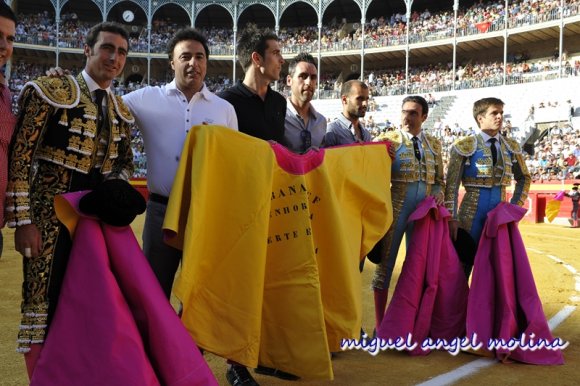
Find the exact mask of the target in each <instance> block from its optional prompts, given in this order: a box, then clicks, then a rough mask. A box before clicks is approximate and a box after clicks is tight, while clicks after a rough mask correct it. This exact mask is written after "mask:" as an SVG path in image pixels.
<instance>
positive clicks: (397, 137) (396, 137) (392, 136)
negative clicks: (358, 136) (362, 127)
mask: <svg viewBox="0 0 580 386" xmlns="http://www.w3.org/2000/svg"><path fill="white" fill-rule="evenodd" d="M385 140H387V141H390V142H392V143H393V145H394V146H395V150H398V149H399V148H400V147H401V142H402V136H401V133H400V131H399V130H395V131H385V132H384V133H382V134H380V135H379V136H377V137H376V138H375V141H385Z"/></svg>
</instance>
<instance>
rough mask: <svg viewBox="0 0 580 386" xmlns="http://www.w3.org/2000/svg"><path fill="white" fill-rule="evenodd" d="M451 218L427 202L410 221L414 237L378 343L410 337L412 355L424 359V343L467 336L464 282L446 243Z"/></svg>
mask: <svg viewBox="0 0 580 386" xmlns="http://www.w3.org/2000/svg"><path fill="white" fill-rule="evenodd" d="M449 218H450V215H449V212H448V211H447V209H445V208H444V207H443V206H437V204H436V203H435V199H434V198H433V197H427V198H426V199H425V200H423V201H422V202H421V204H419V206H418V207H417V209H416V210H415V211H414V212H413V214H411V216H410V217H409V221H415V224H414V226H413V236H412V239H411V243H410V245H409V249H408V250H407V256H406V258H405V262H404V264H403V270H402V272H401V275H400V277H399V281H398V282H397V286H396V287H395V292H394V294H393V299H392V300H391V303H390V304H389V308H388V309H387V312H386V314H385V317H384V319H383V321H382V323H381V325H380V326H379V329H378V331H377V336H378V337H379V338H382V339H393V340H394V339H397V338H399V337H403V338H404V339H406V337H407V335H408V334H412V336H413V341H414V342H417V347H416V348H415V349H414V350H412V351H411V352H410V353H411V354H412V355H425V354H428V353H429V350H422V349H421V344H422V343H423V341H424V340H425V339H426V338H432V339H445V340H447V341H449V340H451V339H454V338H461V337H463V335H464V333H465V312H466V307H467V292H468V287H467V280H466V279H465V274H464V273H463V269H462V268H461V264H460V263H459V258H458V257H457V253H456V252H455V249H454V248H453V244H452V243H451V239H450V238H449V228H448V225H447V223H448V221H449Z"/></svg>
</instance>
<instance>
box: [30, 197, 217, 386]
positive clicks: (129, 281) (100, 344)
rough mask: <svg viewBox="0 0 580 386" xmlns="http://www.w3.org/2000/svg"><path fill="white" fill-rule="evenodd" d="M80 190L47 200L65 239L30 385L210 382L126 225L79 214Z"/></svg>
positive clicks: (207, 371)
mask: <svg viewBox="0 0 580 386" xmlns="http://www.w3.org/2000/svg"><path fill="white" fill-rule="evenodd" d="M85 193H86V192H77V193H70V194H66V195H64V196H61V197H57V198H56V200H55V206H56V210H57V215H58V216H59V219H60V220H61V221H62V222H63V223H64V224H65V225H67V227H68V228H69V230H70V231H71V234H72V235H73V247H72V251H71V255H70V260H69V263H68V267H67V272H66V275H65V278H64V282H63V287H62V290H61V294H60V298H59V304H58V307H57V310H56V314H55V317H54V319H53V321H52V323H51V325H50V331H49V334H48V336H47V338H46V341H45V344H44V348H43V350H42V353H41V355H40V358H39V360H38V363H37V365H36V368H35V370H34V374H33V378H32V381H31V385H43V386H44V385H59V386H64V385H108V386H110V385H119V386H121V385H123V386H126V385H173V386H185V385H188V386H189V385H200V386H202V385H203V386H206V385H217V384H218V383H217V381H216V379H215V378H214V376H213V374H212V373H211V371H210V369H209V368H208V366H207V364H206V362H205V361H204V359H203V357H202V356H201V354H200V352H199V350H198V348H197V346H196V344H195V342H194V341H193V339H192V338H191V337H190V336H189V334H188V333H187V331H186V329H185V328H184V326H183V325H182V323H181V321H180V320H179V318H178V316H177V315H176V314H175V311H174V310H173V308H172V307H171V305H170V304H169V302H168V301H167V299H166V298H165V296H164V294H163V291H162V290H161V287H160V286H159V284H158V282H157V279H156V278H155V276H154V274H153V271H152V270H151V268H150V267H149V264H148V263H147V260H146V259H145V256H144V255H143V253H142V251H141V248H140V247H139V244H138V243H137V240H136V239H135V236H134V235H133V232H132V230H131V228H130V227H128V226H127V227H113V226H109V225H106V224H103V223H101V222H100V221H98V220H96V219H94V218H91V217H86V216H84V215H82V214H81V213H80V212H79V211H78V205H77V204H78V201H79V199H80V198H81V197H82V196H83V195H84V194H85Z"/></svg>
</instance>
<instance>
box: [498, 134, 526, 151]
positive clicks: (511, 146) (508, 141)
mask: <svg viewBox="0 0 580 386" xmlns="http://www.w3.org/2000/svg"><path fill="white" fill-rule="evenodd" d="M502 138H503V139H504V140H505V145H506V147H507V148H508V150H510V151H511V152H512V153H516V154H521V153H522V148H521V146H520V144H519V143H518V141H516V140H515V139H513V138H506V137H502Z"/></svg>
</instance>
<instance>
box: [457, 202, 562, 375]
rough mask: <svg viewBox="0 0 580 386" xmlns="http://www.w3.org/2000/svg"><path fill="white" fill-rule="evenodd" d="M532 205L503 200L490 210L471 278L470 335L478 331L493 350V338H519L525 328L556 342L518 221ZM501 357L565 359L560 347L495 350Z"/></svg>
mask: <svg viewBox="0 0 580 386" xmlns="http://www.w3.org/2000/svg"><path fill="white" fill-rule="evenodd" d="M525 213H526V209H524V208H521V207H519V206H516V205H512V204H509V203H507V202H502V203H500V204H499V205H498V206H497V207H495V209H493V210H492V211H490V212H489V213H488V215H487V220H486V223H485V225H484V227H483V232H482V234H481V239H480V241H479V247H478V249H477V255H476V256H475V264H474V267H473V276H472V279H471V289H470V292H469V300H468V306H467V336H472V334H473V333H477V336H478V340H479V341H480V342H482V343H483V347H482V350H484V349H487V344H488V340H489V338H494V339H498V338H500V339H504V340H506V341H508V340H509V339H510V338H516V339H518V340H519V338H520V336H521V334H522V333H524V334H526V336H528V337H529V334H531V333H534V334H535V338H534V339H535V340H536V341H537V339H539V338H543V339H547V340H548V341H550V342H552V341H553V340H554V338H553V337H552V334H551V333H550V329H549V327H548V323H547V321H546V317H545V315H544V311H543V309H542V303H541V301H540V298H539V296H538V291H537V290H536V284H535V283H534V277H533V275H532V270H531V268H530V263H529V261H528V256H527V254H526V249H525V247H524V243H523V241H522V237H521V235H520V232H519V229H518V226H517V223H518V222H519V221H520V220H521V219H522V218H523V217H524V215H525ZM495 356H496V358H497V359H499V360H501V361H508V360H516V361H519V362H525V363H531V364H539V365H556V364H563V363H564V359H563V356H562V352H561V351H560V350H555V351H552V350H547V349H538V350H535V351H531V350H525V351H524V350H521V349H516V350H513V351H510V350H508V349H498V350H495Z"/></svg>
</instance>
